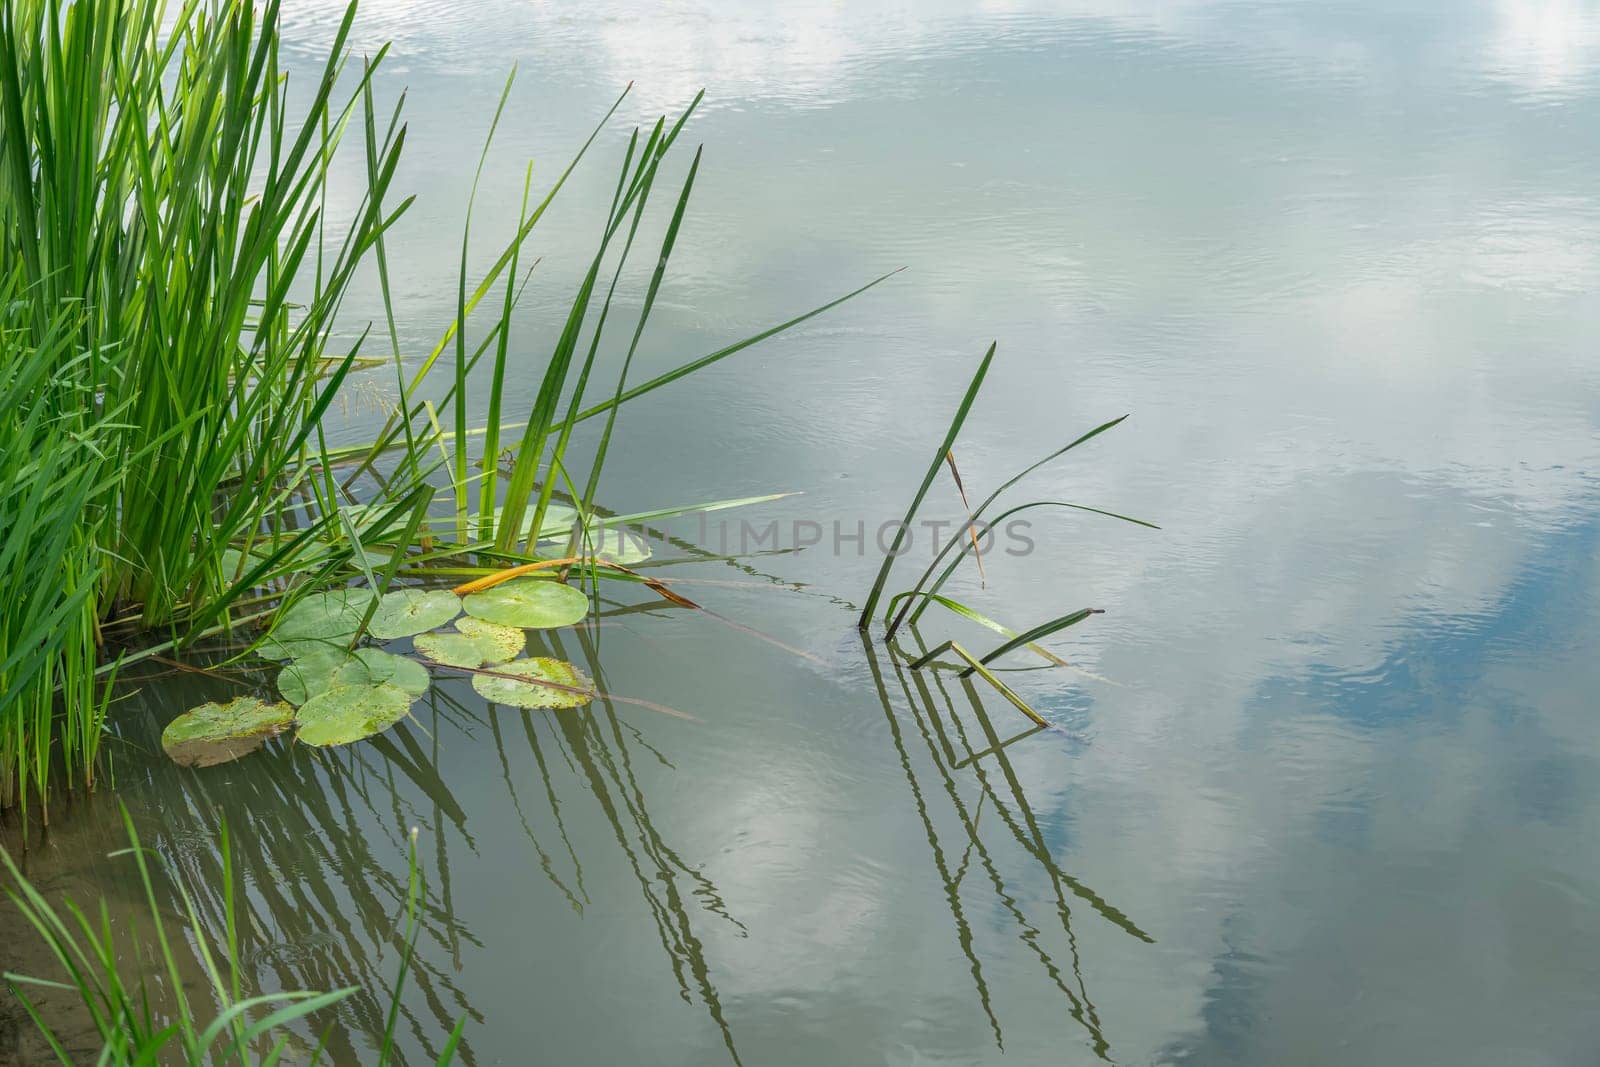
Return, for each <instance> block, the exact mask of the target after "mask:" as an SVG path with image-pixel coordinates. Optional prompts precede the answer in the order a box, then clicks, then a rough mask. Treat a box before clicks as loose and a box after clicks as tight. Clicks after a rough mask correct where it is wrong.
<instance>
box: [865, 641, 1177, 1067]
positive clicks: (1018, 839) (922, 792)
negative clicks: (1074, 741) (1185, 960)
mask: <svg viewBox="0 0 1600 1067" xmlns="http://www.w3.org/2000/svg"><path fill="white" fill-rule="evenodd" d="M861 644H862V651H863V654H864V655H865V656H866V660H867V665H868V668H869V670H870V672H871V676H872V681H873V685H874V687H875V689H876V690H877V695H878V700H879V703H880V705H881V707H882V709H883V713H884V718H885V720H886V722H887V723H888V727H889V733H890V736H891V738H892V739H893V742H894V746H895V749H896V751H897V753H898V754H899V757H900V766H901V768H902V770H903V771H904V772H905V776H906V782H907V784H908V786H909V787H910V790H911V794H912V798H913V800H914V802H915V804H916V808H917V813H918V816H919V818H920V819H921V821H922V826H923V830H924V832H925V833H926V835H927V838H928V844H929V847H930V848H931V850H932V855H933V862H934V867H935V869H936V870H937V872H938V875H939V878H940V881H941V882H942V883H943V886H944V891H945V898H946V900H947V901H948V903H949V907H950V914H951V919H952V921H953V923H954V925H955V935H956V941H957V943H958V944H959V946H960V948H961V952H962V954H963V955H964V956H965V957H966V959H967V961H968V964H969V966H970V968H971V971H972V978H973V984H974V987H975V989H976V992H977V995H978V1002H979V1005H980V1007H981V1008H982V1010H983V1013H984V1016H985V1017H986V1018H987V1020H988V1022H989V1026H990V1029H991V1030H992V1032H993V1034H994V1040H995V1045H996V1047H997V1048H1000V1049H1001V1050H1004V1048H1005V1036H1004V1030H1003V1028H1002V1026H1001V1023H1000V1020H999V1018H998V1016H997V1014H996V1011H995V1007H994V1002H993V996H992V994H991V991H990V989H989V986H988V983H987V982H986V980H985V978H984V973H983V963H982V961H981V959H980V957H979V955H978V953H977V951H976V949H975V947H974V939H973V933H972V926H971V924H970V923H969V922H968V920H967V918H966V915H965V912H964V908H963V904H962V883H963V882H964V881H965V880H966V876H967V874H968V873H969V870H970V866H971V859H972V857H973V856H976V857H977V860H978V866H979V867H980V868H981V869H982V871H983V873H984V875H985V877H986V880H987V882H988V886H989V888H990V889H991V890H992V892H993V897H994V900H995V901H996V902H997V903H998V904H999V906H1000V909H1001V910H1002V911H1003V912H1004V913H1005V914H1006V915H1007V916H1009V918H1010V920H1011V922H1012V923H1013V924H1014V926H1015V929H1016V932H1017V936H1018V938H1019V939H1020V940H1021V942H1022V943H1023V944H1024V945H1026V946H1027V948H1028V951H1029V952H1030V953H1031V954H1032V955H1033V956H1034V957H1035V958H1036V959H1037V960H1038V962H1039V964H1040V966H1041V967H1042V968H1043V970H1044V973H1045V975H1046V976H1047V977H1048V978H1049V979H1050V981H1051V983H1052V984H1053V985H1054V986H1055V988H1056V989H1058V990H1059V991H1060V993H1061V995H1062V996H1063V998H1064V999H1065V1001H1066V1005H1067V1012H1068V1015H1069V1016H1070V1017H1071V1018H1072V1020H1073V1021H1074V1022H1075V1023H1076V1024H1077V1025H1078V1026H1079V1027H1081V1028H1082V1029H1083V1031H1084V1033H1085V1035H1086V1038H1087V1040H1088V1043H1089V1047H1090V1048H1091V1049H1092V1050H1093V1052H1094V1054H1095V1055H1096V1056H1098V1057H1099V1058H1100V1059H1102V1060H1106V1061H1108V1062H1109V1061H1110V1060H1111V1058H1112V1057H1111V1043H1110V1041H1109V1039H1108V1038H1107V1037H1106V1035H1105V1031H1104V1028H1103V1026H1102V1024H1101V1021H1100V1015H1099V1012H1098V1010H1097V1009H1096V1008H1095V1005H1094V1001H1093V999H1092V998H1091V997H1090V995H1089V991H1088V986H1087V982H1086V980H1085V977H1084V968H1083V960H1082V954H1081V952H1080V948H1079V944H1078V936H1077V934H1076V932H1075V931H1074V929H1073V914H1072V908H1071V907H1070V906H1069V905H1068V902H1067V898H1068V896H1073V897H1076V898H1078V899H1079V900H1081V901H1083V902H1085V903H1087V904H1088V905H1089V907H1090V908H1091V909H1093V911H1094V912H1095V913H1097V914H1098V915H1099V916H1100V917H1102V918H1104V919H1105V920H1106V921H1108V922H1110V923H1112V924H1113V925H1115V926H1116V927H1117V928H1119V929H1121V930H1123V931H1124V932H1126V933H1127V934H1128V935H1129V936H1131V937H1134V938H1137V939H1138V940H1140V941H1143V942H1146V943H1150V942H1152V941H1153V938H1151V937H1150V936H1149V935H1148V934H1146V933H1145V932H1144V931H1143V930H1141V929H1140V928H1139V927H1138V926H1137V925H1135V924H1134V923H1133V922H1132V920H1130V919H1129V918H1128V917H1127V916H1126V915H1124V914H1123V913H1122V912H1121V911H1119V910H1117V909H1116V908H1115V907H1113V906H1112V905H1110V904H1109V903H1108V902H1107V901H1105V900H1104V899H1103V898H1102V897H1100V896H1099V895H1098V894H1097V893H1095V892H1094V891H1093V890H1091V889H1089V888H1088V887H1087V886H1085V885H1084V884H1083V883H1082V882H1081V881H1079V880H1078V879H1076V878H1074V877H1072V876H1071V875H1069V874H1067V873H1066V872H1065V871H1063V870H1062V869H1061V867H1060V865H1059V864H1058V863H1057V862H1056V861H1055V859H1054V857H1053V856H1052V855H1051V854H1050V849H1049V846H1048V845H1047V844H1046V842H1045V838H1044V834H1043V832H1042V831H1041V830H1040V827H1039V822H1038V819H1037V818H1036V817H1035V815H1034V812H1033V808H1032V806H1031V805H1030V804H1029V802H1028V799H1027V794H1026V792H1025V791H1024V789H1023V787H1022V783H1021V781H1020V779H1019V778H1018V776H1017V773H1016V770H1015V768H1014V767H1013V765H1012V763H1011V759H1010V756H1009V755H1008V754H1007V749H1008V748H1009V747H1010V746H1011V745H1013V744H1015V743H1017V742H1020V741H1024V740H1026V739H1027V738H1029V737H1032V736H1033V735H1034V734H1036V733H1039V732H1041V730H1043V729H1044V728H1043V727H1033V728H1031V729H1028V730H1024V731H1023V732H1021V733H1019V734H1016V735H1014V736H1011V737H1009V738H1007V739H1005V740H1001V738H1000V736H999V734H998V732H997V730H996V728H995V725H994V723H993V721H992V719H991V718H990V716H989V713H988V710H987V709H986V708H985V707H984V705H983V701H982V700H981V699H980V697H979V694H978V691H977V690H976V689H975V688H973V686H972V683H971V682H970V681H969V680H967V679H965V678H963V679H961V688H960V692H961V695H962V698H963V699H962V701H961V703H962V704H963V705H964V708H965V715H968V716H970V717H971V718H972V719H973V720H974V721H976V722H977V723H978V725H979V728H980V729H981V732H982V737H983V740H984V742H985V744H984V747H983V748H982V749H981V750H980V749H975V748H974V746H973V743H972V740H971V739H970V738H969V736H968V732H967V728H966V726H965V725H964V724H963V721H962V720H963V717H964V715H963V714H958V711H957V702H956V700H955V699H954V698H953V696H952V695H951V693H950V691H949V689H948V688H947V687H946V685H945V682H944V680H943V678H942V677H940V675H939V674H938V673H937V672H933V671H926V672H908V671H907V670H905V669H904V667H903V666H902V665H901V664H900V663H899V662H898V661H897V660H895V659H894V658H893V657H890V658H889V668H890V671H891V672H892V678H893V684H894V689H895V693H894V695H893V696H891V690H890V685H889V681H888V678H887V677H886V675H885V671H884V668H883V665H882V663H881V661H880V660H879V657H878V653H877V650H876V649H875V648H874V647H873V645H872V643H871V641H870V640H868V639H867V638H866V637H863V638H862V642H861ZM930 676H931V678H932V680H933V685H932V687H930V686H929V684H928V678H929V677H930ZM897 708H901V709H904V711H903V712H902V711H897ZM941 708H942V709H943V711H942V714H941ZM907 715H909V721H910V725H914V726H915V728H916V734H917V736H918V737H920V738H921V740H922V747H923V749H925V750H926V757H927V760H928V761H929V762H931V763H932V765H933V767H934V770H935V773H936V775H937V782H936V783H934V784H932V785H931V786H925V783H924V782H923V780H922V779H923V777H924V775H925V772H923V773H919V771H918V770H917V767H918V766H919V763H920V761H921V759H922V757H921V756H920V755H919V756H918V758H917V760H913V758H912V755H911V751H910V749H909V748H908V742H907V733H906V731H904V730H902V728H901V722H902V719H903V718H906V717H907ZM947 719H948V722H949V726H948V728H947V726H946V720H947ZM952 732H953V734H954V736H953V737H952ZM991 762H992V763H993V764H994V766H995V767H996V768H998V770H999V775H998V780H997V777H996V775H995V774H994V773H993V772H991V771H990V770H989V769H988V766H987V764H989V763H991ZM969 768H970V770H971V772H972V776H973V777H974V778H975V779H976V782H977V786H978V795H977V799H976V801H975V802H972V803H969V802H968V801H967V800H966V799H964V797H963V788H962V786H963V783H962V780H961V779H959V778H958V777H957V776H958V774H961V773H963V772H965V771H967V770H968V769H969ZM935 790H939V791H942V793H943V796H944V800H945V801H946V802H947V803H948V814H947V815H941V816H936V815H935V814H934V813H933V812H932V810H931V807H930V800H929V794H930V793H934V791H935ZM934 795H936V793H935V794H934ZM985 807H987V808H988V809H989V810H991V811H993V812H994V813H995V815H996V816H997V817H998V818H999V820H1000V821H1001V823H1002V824H1003V825H1004V826H1005V828H1006V831H1007V833H1008V835H1009V838H1010V841H1011V842H1012V843H1014V844H1015V845H1017V846H1018V847H1020V848H1021V849H1022V851H1023V853H1024V854H1025V855H1026V856H1027V857H1029V858H1030V860H1031V861H1032V862H1033V864H1034V865H1036V866H1037V867H1038V868H1039V869H1041V870H1042V871H1043V872H1044V874H1045V876H1046V877H1047V878H1048V880H1049V883H1050V885H1051V887H1052V890H1053V894H1054V898H1055V919H1056V920H1057V921H1058V924H1059V927H1060V930H1061V933H1062V936H1063V939H1064V941H1065V945H1066V950H1067V955H1068V958H1069V960H1070V963H1069V966H1068V967H1067V968H1066V970H1063V969H1062V967H1061V966H1060V965H1059V964H1058V963H1057V962H1056V959H1055V958H1054V957H1053V956H1052V955H1051V951H1050V949H1049V948H1047V947H1046V939H1045V935H1044V933H1043V931H1041V929H1040V928H1039V926H1038V925H1036V924H1035V923H1034V922H1033V921H1032V920H1031V919H1030V918H1029V917H1028V915H1027V914H1026V912H1025V911H1024V910H1023V908H1022V906H1021V904H1020V903H1019V900H1018V896H1017V894H1016V893H1014V892H1013V891H1012V890H1011V888H1010V886H1009V884H1008V883H1007V881H1006V879H1005V877H1004V876H1003V875H1002V874H1001V873H1000V863H999V861H998V859H997V856H996V851H995V850H996V847H997V846H995V845H993V844H992V843H991V842H990V841H988V840H986V838H985V835H984V834H983V833H982V832H981V831H980V825H979V824H980V816H981V815H982V812H983V810H984V809H985ZM950 815H953V816H954V819H955V821H956V822H957V823H958V824H959V826H960V829H961V833H962V836H964V838H965V841H964V843H961V842H958V843H957V844H956V845H954V846H947V845H946V844H945V843H944V839H943V835H941V832H940V830H939V828H938V825H937V823H938V822H946V821H948V819H949V816H950ZM991 822H992V820H991ZM954 848H961V849H963V852H962V859H961V861H960V863H959V864H958V866H957V867H956V869H955V870H954V871H952V869H951V866H950V861H949V856H950V855H951V854H952V851H953V849H954ZM970 891H971V890H969V892H970ZM1052 936H1053V935H1052ZM1069 974H1070V976H1069Z"/></svg>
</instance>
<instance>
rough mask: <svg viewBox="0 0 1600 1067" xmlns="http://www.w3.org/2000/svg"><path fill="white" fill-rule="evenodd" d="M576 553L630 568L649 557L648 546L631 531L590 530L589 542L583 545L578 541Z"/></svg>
mask: <svg viewBox="0 0 1600 1067" xmlns="http://www.w3.org/2000/svg"><path fill="white" fill-rule="evenodd" d="M576 551H577V552H580V553H582V554H584V555H593V556H599V557H600V558H601V559H607V560H610V561H611V562H612V563H620V564H622V565H623V566H624V567H630V566H632V565H633V564H635V563H643V562H644V561H645V560H647V559H649V558H650V556H651V552H650V546H649V545H648V544H646V543H645V540H644V538H642V537H640V536H639V535H638V534H636V533H634V532H633V531H632V530H623V529H611V530H600V529H596V530H590V531H589V541H588V543H587V544H585V543H584V542H583V541H581V540H580V541H579V542H578V544H577V546H576Z"/></svg>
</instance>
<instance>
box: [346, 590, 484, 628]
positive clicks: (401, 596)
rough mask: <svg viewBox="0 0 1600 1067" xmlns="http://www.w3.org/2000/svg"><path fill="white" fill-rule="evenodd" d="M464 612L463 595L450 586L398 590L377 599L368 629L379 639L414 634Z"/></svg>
mask: <svg viewBox="0 0 1600 1067" xmlns="http://www.w3.org/2000/svg"><path fill="white" fill-rule="evenodd" d="M460 614H461V598H460V597H458V596H456V595H455V594H454V593H452V592H450V590H448V589H396V590H394V591H393V592H391V593H386V594H384V597H383V599H382V600H380V601H378V610H377V611H376V612H374V613H373V616H372V621H371V622H370V623H368V624H367V632H368V633H370V634H371V635H372V636H373V637H376V638H377V639H378V640H380V641H393V640H394V639H396V638H399V637H412V636H414V635H416V634H420V633H423V632H424V631H427V630H431V629H433V628H434V627H436V626H443V625H444V624H445V623H447V622H449V621H450V620H451V619H453V618H455V617H456V616H457V615H460Z"/></svg>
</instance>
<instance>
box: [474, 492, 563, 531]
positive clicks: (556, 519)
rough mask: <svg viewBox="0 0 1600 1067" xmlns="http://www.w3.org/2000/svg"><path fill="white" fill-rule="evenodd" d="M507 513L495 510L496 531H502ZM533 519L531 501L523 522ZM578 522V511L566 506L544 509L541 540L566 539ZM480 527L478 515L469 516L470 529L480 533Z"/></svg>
mask: <svg viewBox="0 0 1600 1067" xmlns="http://www.w3.org/2000/svg"><path fill="white" fill-rule="evenodd" d="M505 512H506V509H505V508H504V507H498V508H495V509H494V528H495V529H496V530H498V529H500V524H501V523H502V522H503V521H504V519H505ZM532 518H533V501H529V502H528V504H527V510H526V511H525V512H523V515H522V521H523V522H524V523H527V522H528V521H529V520H531V519H532ZM577 521H578V512H577V510H576V509H574V508H569V507H567V506H566V505H565V504H551V505H550V506H549V507H547V508H545V509H544V522H542V523H540V524H539V536H540V537H541V538H544V537H565V536H567V534H569V533H571V532H572V525H573V523H575V522H577ZM480 525H482V524H481V523H480V521H479V517H478V516H477V515H469V516H467V528H468V529H470V530H472V531H473V532H474V533H478V532H479V526H480ZM523 536H527V535H526V533H524V535H523Z"/></svg>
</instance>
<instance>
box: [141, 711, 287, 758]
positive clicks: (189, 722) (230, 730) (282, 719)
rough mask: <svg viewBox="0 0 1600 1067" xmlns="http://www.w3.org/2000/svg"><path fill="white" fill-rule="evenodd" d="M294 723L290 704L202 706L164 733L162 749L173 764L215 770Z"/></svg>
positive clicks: (177, 720) (176, 721) (176, 720)
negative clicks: (213, 768)
mask: <svg viewBox="0 0 1600 1067" xmlns="http://www.w3.org/2000/svg"><path fill="white" fill-rule="evenodd" d="M292 722H294V709H293V708H291V707H290V706H289V705H287V704H282V703H272V704H268V703H266V702H265V701H261V700H257V699H256V698H255V697H240V698H238V699H237V700H230V701H229V702H228V703H226V704H217V703H209V704H201V705H200V706H199V707H198V708H193V709H191V710H189V711H186V712H184V713H183V714H182V715H179V716H178V717H177V718H176V719H173V720H172V721H171V722H169V723H168V724H167V728H166V729H165V730H163V731H162V732H161V747H162V748H163V749H164V750H165V751H166V753H167V755H168V756H170V757H171V758H172V760H173V762H174V763H179V764H182V765H183V766H185V767H212V766H215V765H216V764H218V763H227V762H229V761H230V760H236V759H238V758H239V757H240V756H243V755H246V754H247V753H250V752H254V751H255V750H256V749H258V748H260V747H261V746H262V745H264V744H266V741H267V738H269V737H276V736H277V735H278V734H281V733H283V731H285V730H287V729H288V728H289V725H290V724H291V723H292Z"/></svg>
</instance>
